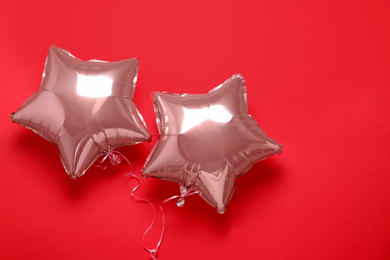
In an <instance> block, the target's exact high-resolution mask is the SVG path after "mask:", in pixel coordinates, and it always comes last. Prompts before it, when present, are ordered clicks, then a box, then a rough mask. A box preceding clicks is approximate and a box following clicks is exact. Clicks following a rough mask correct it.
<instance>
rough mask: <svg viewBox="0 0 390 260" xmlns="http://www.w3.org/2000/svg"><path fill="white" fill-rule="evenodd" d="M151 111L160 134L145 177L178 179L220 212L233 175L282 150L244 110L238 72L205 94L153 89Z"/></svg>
mask: <svg viewBox="0 0 390 260" xmlns="http://www.w3.org/2000/svg"><path fill="white" fill-rule="evenodd" d="M154 110H155V113H156V121H157V124H158V130H159V132H160V135H161V136H160V139H159V140H158V141H157V143H156V145H155V147H154V149H153V151H152V152H151V154H150V155H149V157H148V159H147V161H146V163H145V166H144V168H143V169H142V175H143V177H149V176H151V177H155V178H159V179H164V180H169V181H174V182H177V183H179V184H180V185H181V191H183V190H184V191H188V190H190V189H194V190H195V191H197V192H198V193H199V194H200V195H201V196H202V197H203V198H204V199H205V200H206V201H207V202H208V203H209V204H211V205H212V206H214V207H216V209H217V211H218V212H219V213H223V212H225V210H226V205H227V204H228V202H229V200H230V198H231V196H232V194H233V190H234V186H235V183H236V177H239V176H241V175H242V174H244V173H245V172H246V171H247V170H248V169H249V168H250V167H251V166H252V164H254V163H256V162H258V161H260V160H263V159H265V158H267V157H269V156H272V155H274V154H280V153H281V151H282V145H280V144H279V143H278V142H276V141H275V140H273V139H271V138H270V137H268V136H267V135H266V134H265V133H264V132H263V131H262V130H261V128H260V127H259V125H258V124H257V122H256V121H255V120H254V119H253V118H252V117H251V116H250V115H249V114H248V105H247V92H246V87H245V81H244V78H243V77H242V76H241V75H234V76H232V77H231V78H229V79H228V80H226V81H225V82H224V83H222V84H221V85H220V86H218V87H216V88H214V89H213V90H211V91H210V92H209V93H207V94H197V95H190V94H183V95H178V94H171V93H156V94H155V95H154ZM182 194H183V192H182ZM178 205H179V204H178Z"/></svg>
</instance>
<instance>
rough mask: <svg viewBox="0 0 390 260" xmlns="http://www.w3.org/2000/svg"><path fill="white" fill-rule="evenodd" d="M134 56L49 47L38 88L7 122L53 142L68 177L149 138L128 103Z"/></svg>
mask: <svg viewBox="0 0 390 260" xmlns="http://www.w3.org/2000/svg"><path fill="white" fill-rule="evenodd" d="M138 64H139V62H138V60H137V59H136V58H132V59H128V60H122V61H117V62H104V61H98V60H90V61H82V60H80V59H77V58H75V57H74V56H73V55H71V54H70V53H69V52H68V51H65V50H64V49H61V48H58V47H56V46H52V47H50V50H49V53H48V56H47V59H46V64H45V69H44V72H43V76H42V81H41V86H40V88H39V90H38V91H37V92H35V93H34V94H33V95H32V96H31V97H30V98H29V99H28V100H27V101H26V102H25V103H24V104H23V105H22V106H21V107H20V108H19V109H18V111H16V112H14V113H12V115H11V121H12V122H15V123H18V124H20V125H22V126H24V127H26V128H29V129H31V130H33V131H34V132H35V133H37V134H39V135H40V136H42V137H44V138H45V139H47V140H49V141H50V142H52V143H54V144H56V145H57V146H58V151H59V154H60V157H61V160H62V163H63V165H64V168H65V170H66V172H67V173H68V174H69V176H70V177H71V178H73V179H75V178H77V177H80V176H82V175H83V174H84V173H85V171H86V170H87V169H88V168H89V167H90V166H91V165H92V164H93V163H94V162H95V160H96V159H97V158H98V157H99V156H100V155H103V154H106V153H109V152H111V151H112V150H113V149H114V148H116V147H119V146H124V145H132V144H137V143H141V142H144V141H150V134H149V132H148V129H147V128H146V125H145V122H144V121H143V119H142V116H141V115H140V113H139V112H138V109H137V107H136V106H135V104H134V103H133V101H132V99H133V95H134V90H135V84H136V80H137V73H138Z"/></svg>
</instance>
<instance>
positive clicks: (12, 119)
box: [9, 112, 15, 123]
mask: <svg viewBox="0 0 390 260" xmlns="http://www.w3.org/2000/svg"><path fill="white" fill-rule="evenodd" d="M14 114H15V112H12V114H11V116H10V117H9V119H10V120H11V122H12V123H15V118H14Z"/></svg>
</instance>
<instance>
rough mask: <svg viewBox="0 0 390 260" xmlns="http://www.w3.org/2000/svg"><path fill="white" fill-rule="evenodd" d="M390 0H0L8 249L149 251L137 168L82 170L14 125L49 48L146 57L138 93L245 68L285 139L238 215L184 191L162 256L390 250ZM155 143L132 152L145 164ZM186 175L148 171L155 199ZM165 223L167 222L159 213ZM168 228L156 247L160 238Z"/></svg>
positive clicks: (145, 108)
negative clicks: (69, 170) (68, 168)
mask: <svg viewBox="0 0 390 260" xmlns="http://www.w3.org/2000/svg"><path fill="white" fill-rule="evenodd" d="M389 29H390V3H389V1H379V0H376V1H373V0H371V1H368V0H367V1H356V0H351V1H346V0H343V1H333V0H330V1H311V0H298V1H287V0H280V1H276V0H266V1H171V0H167V1H154V2H151V1H129V0H126V1H96V0H95V1H79V0H77V1H76V0H75V1H2V2H1V3H0V35H1V41H0V55H1V57H0V58H1V59H0V76H1V77H0V80H1V81H0V82H1V88H0V89H1V90H0V91H1V103H0V106H1V107H0V113H1V114H0V124H1V125H0V126H1V139H0V147H1V151H0V153H1V154H0V160H1V170H0V172H1V173H0V210H1V214H0V259H148V258H149V256H148V253H147V252H146V251H144V250H143V249H142V247H141V241H142V234H143V232H144V231H145V229H146V228H147V227H148V225H149V224H150V222H151V220H152V217H153V213H152V211H151V209H150V207H148V206H147V205H146V204H143V203H139V202H136V201H134V200H132V199H131V198H130V191H131V189H132V187H134V186H135V185H136V181H135V180H134V179H131V178H129V177H125V176H124V173H125V172H126V171H127V170H128V168H127V166H126V165H124V164H123V165H119V166H117V167H113V166H109V167H108V169H107V170H106V171H104V170H102V169H100V168H96V167H93V168H91V169H90V170H88V171H87V173H86V174H85V176H83V177H82V178H80V179H78V180H77V181H73V180H71V179H70V178H69V177H68V175H67V174H66V173H65V171H64V170H63V167H62V165H61V162H60V159H59V156H58V153H57V149H56V146H54V145H52V144H51V143H49V142H47V141H45V140H43V139H42V138H40V137H39V136H38V135H36V134H34V133H33V132H32V131H29V130H26V129H25V128H23V127H20V126H19V125H14V124H12V123H11V122H10V121H9V115H10V114H11V112H13V111H15V110H16V109H17V108H18V107H19V106H20V105H21V104H22V103H23V102H24V101H25V100H26V99H27V98H28V97H29V96H30V95H31V94H32V93H33V92H35V91H36V90H37V89H38V88H39V84H40V80H41V74H42V70H43V66H44V62H45V58H46V54H47V52H48V49H49V46H50V45H52V44H55V45H57V46H59V47H62V48H65V49H67V50H69V51H70V52H72V54H74V55H75V56H76V57H78V58H81V59H94V58H95V59H101V60H108V61H114V60H121V59H125V58H130V57H137V58H138V59H139V60H140V62H141V63H140V70H139V81H138V84H137V89H136V92H135V98H134V101H135V104H136V105H137V106H138V108H139V110H140V112H141V113H142V115H143V116H144V118H145V121H146V123H147V125H148V127H149V129H150V131H151V133H152V134H157V128H156V123H155V117H154V112H153V106H152V100H151V93H152V92H153V91H169V92H176V93H184V92H187V93H194V94H195V93H204V92H208V91H209V90H210V89H212V88H214V87H215V86H217V85H219V84H220V83H222V82H223V81H225V80H226V79H227V78H228V77H230V76H231V75H233V74H236V73H241V74H242V75H243V76H244V77H245V78H246V83H247V90H248V101H249V113H250V114H251V115H252V116H253V117H254V118H255V119H256V120H257V121H258V122H259V124H260V126H261V127H262V128H263V129H264V131H265V132H266V133H267V134H268V135H269V136H271V137H272V138H274V139H276V140H277V141H279V142H280V143H282V144H283V145H284V151H283V153H282V155H280V156H274V157H272V158H270V159H267V160H266V161H263V162H260V163H258V164H256V165H255V166H254V167H253V168H252V169H251V170H250V171H249V172H248V173H246V174H245V175H244V176H242V177H240V178H238V179H237V186H236V189H235V192H234V195H233V198H232V200H231V202H230V203H229V205H228V209H227V212H226V213H225V214H223V215H220V214H218V213H217V212H216V210H215V209H214V208H212V207H211V206H209V205H208V204H207V203H206V202H205V201H204V200H203V199H201V198H200V197H199V196H197V195H195V196H193V197H191V198H188V199H187V201H186V204H185V206H184V208H178V207H176V205H175V203H173V202H171V203H169V204H167V205H166V206H165V213H166V218H167V225H166V234H165V239H164V242H163V244H162V247H161V249H160V253H159V258H160V259H390V170H389V155H390V148H389V144H390V121H389V118H390V105H389V102H390V77H389V72H390V70H389V69H390V48H389V47H390V30H389ZM156 139H157V137H155V138H153V141H152V143H150V144H148V143H146V144H140V145H136V146H128V147H123V148H120V149H119V151H120V152H121V153H123V154H124V155H125V156H126V157H127V158H129V160H130V161H131V163H132V165H133V171H134V172H135V173H137V174H139V172H140V170H141V168H142V166H143V163H144V162H145V159H146V158H147V156H148V154H149V152H150V150H151V149H152V147H153V144H154V143H155V141H156ZM175 194H178V185H177V184H176V183H170V182H166V181H160V180H154V179H151V178H149V179H146V180H143V186H142V188H141V190H140V191H139V193H138V195H139V196H141V197H144V198H148V199H150V200H151V201H152V202H153V203H155V204H157V205H158V203H159V202H161V201H162V200H163V199H166V198H168V197H169V196H172V195H175ZM160 220H161V219H159V223H160ZM160 228H161V225H157V227H156V229H154V230H153V232H152V233H153V234H152V235H151V236H150V237H148V239H147V241H146V243H147V245H149V246H153V244H154V243H155V242H156V238H157V236H158V233H159V230H160Z"/></svg>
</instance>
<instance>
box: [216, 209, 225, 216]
mask: <svg viewBox="0 0 390 260" xmlns="http://www.w3.org/2000/svg"><path fill="white" fill-rule="evenodd" d="M225 211H226V207H223V208H221V209H220V208H217V212H218V213H219V214H221V215H222V214H223V213H225Z"/></svg>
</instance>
